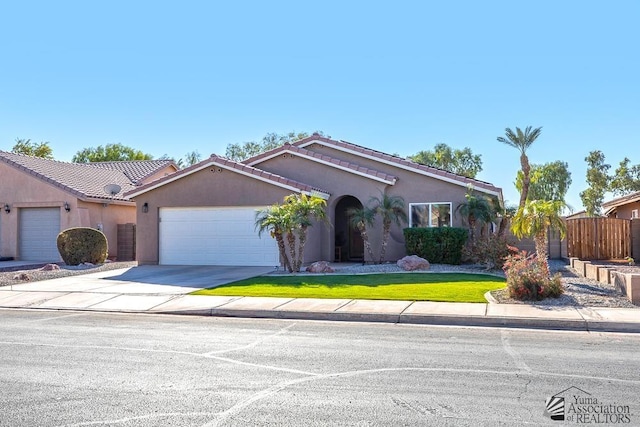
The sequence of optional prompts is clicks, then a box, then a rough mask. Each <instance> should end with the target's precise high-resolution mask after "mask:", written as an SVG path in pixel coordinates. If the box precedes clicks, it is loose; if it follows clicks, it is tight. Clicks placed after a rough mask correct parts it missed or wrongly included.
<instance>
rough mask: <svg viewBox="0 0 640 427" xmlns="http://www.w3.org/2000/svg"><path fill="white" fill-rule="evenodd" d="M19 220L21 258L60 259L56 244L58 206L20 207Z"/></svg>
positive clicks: (58, 230)
mask: <svg viewBox="0 0 640 427" xmlns="http://www.w3.org/2000/svg"><path fill="white" fill-rule="evenodd" d="M19 221H20V230H19V233H20V235H19V236H18V239H19V241H20V243H19V245H20V259H21V260H25V261H55V262H58V261H60V254H59V253H58V247H57V245H56V239H57V237H58V234H59V233H60V208H21V209H20V217H19Z"/></svg>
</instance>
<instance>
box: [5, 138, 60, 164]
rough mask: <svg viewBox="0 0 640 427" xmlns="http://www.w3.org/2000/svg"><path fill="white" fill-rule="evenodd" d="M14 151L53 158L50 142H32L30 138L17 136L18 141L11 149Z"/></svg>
mask: <svg viewBox="0 0 640 427" xmlns="http://www.w3.org/2000/svg"><path fill="white" fill-rule="evenodd" d="M11 152H12V153H16V154H24V155H26V156H33V157H42V158H43V159H53V150H52V149H51V147H49V142H40V143H37V142H32V141H31V140H30V139H22V138H16V143H15V145H14V146H13V148H12V149H11Z"/></svg>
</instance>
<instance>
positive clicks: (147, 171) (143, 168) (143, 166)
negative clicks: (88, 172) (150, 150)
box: [91, 159, 178, 185]
mask: <svg viewBox="0 0 640 427" xmlns="http://www.w3.org/2000/svg"><path fill="white" fill-rule="evenodd" d="M91 165H93V166H97V167H103V168H106V169H113V170H119V171H121V172H122V173H124V174H125V175H126V176H127V177H128V178H129V179H130V180H131V182H133V183H134V184H136V185H138V184H140V182H141V181H143V180H144V179H145V178H147V177H149V176H151V175H153V174H154V173H156V172H157V171H158V170H160V169H162V168H165V167H167V166H170V165H173V166H174V168H175V170H178V167H177V166H176V164H175V162H174V161H173V160H166V159H164V160H135V161H120V162H94V163H91Z"/></svg>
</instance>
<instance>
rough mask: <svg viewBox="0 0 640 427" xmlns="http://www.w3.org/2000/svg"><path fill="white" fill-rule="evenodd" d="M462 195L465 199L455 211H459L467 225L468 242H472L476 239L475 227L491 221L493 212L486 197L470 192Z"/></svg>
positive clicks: (493, 215)
mask: <svg viewBox="0 0 640 427" xmlns="http://www.w3.org/2000/svg"><path fill="white" fill-rule="evenodd" d="M464 197H465V199H467V201H466V202H464V203H461V204H459V205H458V207H457V208H456V212H460V214H461V215H462V217H463V219H464V221H465V222H466V223H467V225H468V226H469V243H473V242H474V241H475V239H476V227H477V226H478V225H484V224H487V223H489V222H491V221H493V218H494V217H495V213H494V209H493V206H492V204H491V202H490V201H489V200H487V198H485V197H481V196H476V195H474V194H471V193H467V194H465V195H464Z"/></svg>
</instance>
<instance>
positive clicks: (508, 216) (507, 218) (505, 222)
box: [498, 206, 518, 237]
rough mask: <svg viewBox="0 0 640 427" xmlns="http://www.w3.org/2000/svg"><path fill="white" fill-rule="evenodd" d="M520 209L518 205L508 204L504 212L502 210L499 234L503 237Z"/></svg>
mask: <svg viewBox="0 0 640 427" xmlns="http://www.w3.org/2000/svg"><path fill="white" fill-rule="evenodd" d="M517 211H518V208H517V207H516V206H506V207H505V208H504V209H503V210H502V212H500V216H501V219H500V225H499V226H498V236H500V237H503V236H504V235H505V233H506V232H507V230H508V228H509V224H510V223H511V220H512V219H513V216H514V215H515V214H516V212H517Z"/></svg>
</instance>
